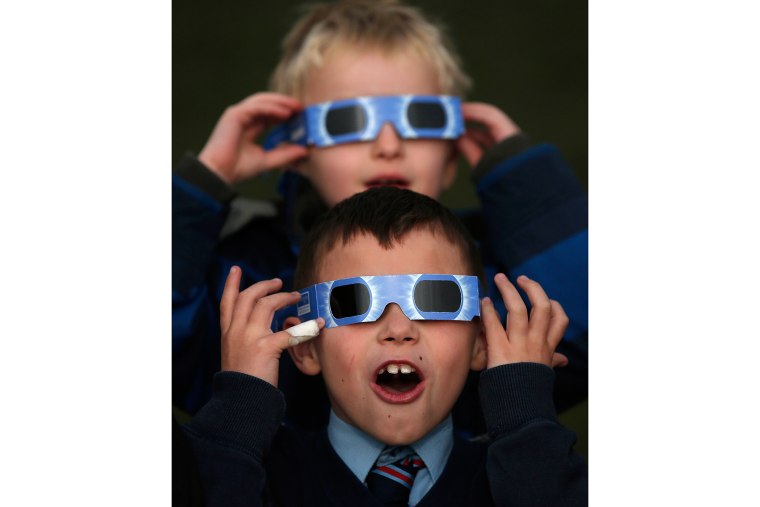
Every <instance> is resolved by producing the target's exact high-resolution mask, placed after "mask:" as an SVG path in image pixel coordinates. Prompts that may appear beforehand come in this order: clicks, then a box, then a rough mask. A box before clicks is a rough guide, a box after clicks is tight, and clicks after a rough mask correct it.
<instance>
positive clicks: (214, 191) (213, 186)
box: [174, 152, 237, 204]
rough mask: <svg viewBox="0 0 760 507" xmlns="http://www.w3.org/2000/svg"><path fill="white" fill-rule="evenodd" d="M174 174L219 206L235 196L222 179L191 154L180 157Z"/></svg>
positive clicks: (233, 191)
mask: <svg viewBox="0 0 760 507" xmlns="http://www.w3.org/2000/svg"><path fill="white" fill-rule="evenodd" d="M174 173H175V174H176V175H178V176H179V177H181V178H182V179H183V180H185V181H186V182H188V183H190V184H191V185H192V186H194V187H195V188H197V189H199V190H201V191H202V192H203V193H205V194H207V195H209V196H211V197H212V198H213V199H214V200H216V201H217V202H219V203H221V204H228V203H229V202H230V201H231V200H232V199H233V198H234V197H235V196H236V195H237V192H235V190H233V189H232V187H230V185H229V184H228V183H227V182H226V181H225V180H224V179H222V178H221V177H220V176H219V175H218V174H217V173H215V172H214V171H213V170H211V168H210V167H208V166H207V165H206V164H205V163H204V162H203V161H202V160H200V157H195V156H193V154H192V153H189V152H188V153H186V154H185V155H184V156H183V157H182V159H181V160H180V162H179V164H177V166H176V167H175V168H174Z"/></svg>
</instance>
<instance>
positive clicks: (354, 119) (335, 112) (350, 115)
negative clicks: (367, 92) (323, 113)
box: [325, 105, 367, 137]
mask: <svg viewBox="0 0 760 507" xmlns="http://www.w3.org/2000/svg"><path fill="white" fill-rule="evenodd" d="M366 126H367V113H366V112H365V111H364V108H362V107H360V106H356V105H354V106H346V107H336V108H334V109H330V110H329V111H328V112H327V117H326V118H325V128H326V129H327V133H328V134H330V135H331V136H333V137H335V136H340V135H344V134H353V133H356V132H361V131H362V130H364V127H366Z"/></svg>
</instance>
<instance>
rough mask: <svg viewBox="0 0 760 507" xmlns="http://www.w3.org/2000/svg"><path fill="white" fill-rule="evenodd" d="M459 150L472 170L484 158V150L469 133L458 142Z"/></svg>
mask: <svg viewBox="0 0 760 507" xmlns="http://www.w3.org/2000/svg"><path fill="white" fill-rule="evenodd" d="M457 148H458V149H459V152H460V153H461V154H462V156H464V158H465V160H467V163H468V164H470V167H472V168H474V167H475V166H476V165H477V164H478V162H479V161H480V159H481V157H482V156H483V149H482V148H481V147H480V146H479V145H478V143H476V142H475V140H473V139H472V138H471V137H470V136H469V135H468V134H467V133H465V134H464V135H463V136H462V137H460V138H459V139H458V140H457Z"/></svg>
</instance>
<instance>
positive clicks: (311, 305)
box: [297, 274, 480, 327]
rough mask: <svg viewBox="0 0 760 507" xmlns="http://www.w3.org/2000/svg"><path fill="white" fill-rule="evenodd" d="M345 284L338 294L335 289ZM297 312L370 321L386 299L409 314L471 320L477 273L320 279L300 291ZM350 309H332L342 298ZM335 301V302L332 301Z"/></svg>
mask: <svg viewBox="0 0 760 507" xmlns="http://www.w3.org/2000/svg"><path fill="white" fill-rule="evenodd" d="M340 287H345V288H346V289H348V291H346V290H345V289H344V290H343V291H339V293H340V295H338V296H336V293H334V292H333V291H335V290H336V289H339V288H340ZM299 292H300V293H301V301H300V302H299V303H298V305H297V311H298V317H299V318H300V319H301V320H302V321H304V320H309V319H316V318H317V317H322V318H323V319H325V327H336V326H346V325H349V324H357V323H361V322H374V321H376V320H377V319H379V318H380V316H381V315H382V314H383V312H384V311H385V307H386V306H387V305H388V304H390V303H396V304H397V305H399V307H400V308H401V310H402V311H403V312H404V315H406V316H407V318H409V319H410V320H459V321H470V320H472V319H474V318H475V317H480V293H479V287H478V277H476V276H469V275H448V274H445V275H444V274H409V275H383V276H358V277H353V278H343V279H341V280H333V281H330V282H324V283H318V284H316V285H312V286H310V287H307V288H305V289H302V290H300V291H299ZM352 294H358V296H357V299H356V301H348V303H349V306H350V305H351V304H353V303H356V304H355V305H354V306H353V307H351V308H352V309H353V310H354V311H353V312H352V311H348V312H347V313H348V315H345V316H340V315H337V316H336V315H334V313H335V311H334V310H336V311H337V310H338V307H340V306H341V305H340V303H341V301H340V300H341V299H343V300H344V301H345V299H346V298H348V299H350V298H352V297H353V296H351V295H352ZM334 306H335V307H334Z"/></svg>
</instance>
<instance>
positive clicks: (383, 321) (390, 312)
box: [377, 303, 419, 343]
mask: <svg viewBox="0 0 760 507" xmlns="http://www.w3.org/2000/svg"><path fill="white" fill-rule="evenodd" d="M378 322H379V323H380V329H379V332H378V335H377V339H378V341H380V342H389V343H404V342H412V343H413V342H416V341H417V340H419V327H418V326H417V325H416V324H415V323H414V322H413V321H411V320H409V318H408V317H407V316H406V315H404V312H403V311H402V310H401V307H400V306H399V305H397V304H396V303H391V304H389V305H388V306H386V307H385V311H384V312H383V314H382V315H381V316H380V319H378Z"/></svg>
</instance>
